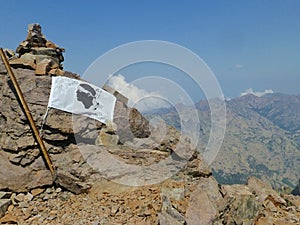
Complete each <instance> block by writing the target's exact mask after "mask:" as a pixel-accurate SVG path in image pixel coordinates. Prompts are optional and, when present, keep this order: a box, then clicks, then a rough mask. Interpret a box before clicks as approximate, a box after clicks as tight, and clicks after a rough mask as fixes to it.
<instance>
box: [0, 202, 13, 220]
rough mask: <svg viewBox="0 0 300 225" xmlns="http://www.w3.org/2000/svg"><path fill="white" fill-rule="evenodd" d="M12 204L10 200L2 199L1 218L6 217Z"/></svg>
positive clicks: (0, 205) (0, 203) (0, 204)
mask: <svg viewBox="0 0 300 225" xmlns="http://www.w3.org/2000/svg"><path fill="white" fill-rule="evenodd" d="M10 204H11V200H10V199H0V218H1V217H3V216H4V214H5V212H6V210H7V208H8V206H9V205H10Z"/></svg>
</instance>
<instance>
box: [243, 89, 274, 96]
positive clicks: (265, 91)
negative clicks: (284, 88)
mask: <svg viewBox="0 0 300 225" xmlns="http://www.w3.org/2000/svg"><path fill="white" fill-rule="evenodd" d="M272 93H274V91H273V90H272V89H267V90H264V91H253V89H252V88H249V89H247V90H246V91H245V92H242V93H241V95H240V96H244V95H248V94H252V95H255V96H257V97H261V96H264V95H265V94H272Z"/></svg>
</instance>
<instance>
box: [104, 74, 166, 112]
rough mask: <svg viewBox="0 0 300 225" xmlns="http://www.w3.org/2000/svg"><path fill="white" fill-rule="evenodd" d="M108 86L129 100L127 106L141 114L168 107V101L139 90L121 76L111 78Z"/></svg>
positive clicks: (155, 93) (160, 96)
mask: <svg viewBox="0 0 300 225" xmlns="http://www.w3.org/2000/svg"><path fill="white" fill-rule="evenodd" d="M108 84H109V86H111V87H112V88H114V89H116V90H117V91H119V92H120V93H122V94H123V95H125V96H126V97H127V98H128V99H129V103H128V105H129V106H130V107H135V108H137V109H138V110H140V111H142V112H146V111H151V110H154V109H159V108H166V107H169V106H170V104H168V101H166V98H165V97H163V96H162V95H161V94H160V93H158V92H149V91H147V90H145V89H142V88H139V87H137V86H136V85H134V84H133V83H128V82H127V81H126V80H125V77H124V76H123V75H121V74H118V75H116V76H112V77H111V78H110V79H109V81H108Z"/></svg>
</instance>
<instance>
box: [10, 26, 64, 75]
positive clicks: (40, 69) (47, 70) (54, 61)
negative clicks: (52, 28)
mask: <svg viewBox="0 0 300 225" xmlns="http://www.w3.org/2000/svg"><path fill="white" fill-rule="evenodd" d="M64 51H65V49H64V48H60V47H58V46H57V45H56V44H54V43H53V42H51V41H49V40H47V39H46V37H45V36H44V35H43V34H42V28H41V26H40V25H39V24H29V25H28V34H27V37H26V40H25V41H22V42H21V43H20V44H19V46H18V48H17V50H16V52H17V53H18V56H15V57H12V58H11V59H10V65H11V66H12V67H13V68H26V69H32V70H35V74H36V75H63V74H64V71H63V66H62V62H63V61H64V57H63V54H62V53H63V52H64Z"/></svg>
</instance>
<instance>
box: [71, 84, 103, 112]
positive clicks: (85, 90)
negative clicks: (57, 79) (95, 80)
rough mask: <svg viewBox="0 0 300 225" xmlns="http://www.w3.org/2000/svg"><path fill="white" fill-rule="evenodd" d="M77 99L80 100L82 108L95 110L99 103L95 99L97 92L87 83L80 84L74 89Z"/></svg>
mask: <svg viewBox="0 0 300 225" xmlns="http://www.w3.org/2000/svg"><path fill="white" fill-rule="evenodd" d="M76 96H77V100H78V101H80V102H81V103H82V104H83V105H84V108H86V109H94V110H96V109H97V108H98V107H99V103H98V102H97V101H96V98H97V92H96V90H95V89H94V88H93V87H91V86H90V85H88V84H80V85H79V86H78V88H77V91H76Z"/></svg>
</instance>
